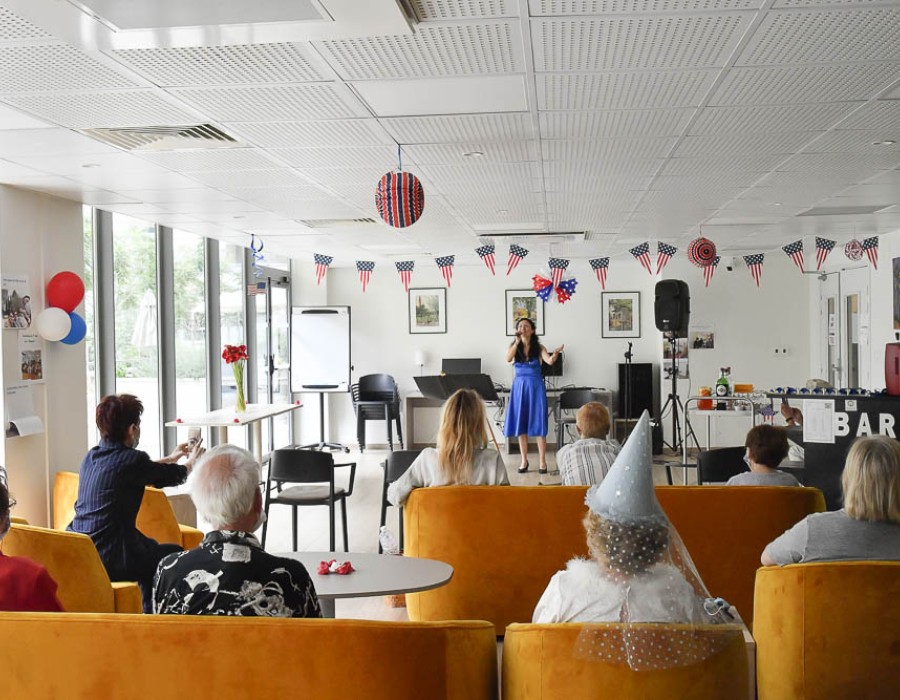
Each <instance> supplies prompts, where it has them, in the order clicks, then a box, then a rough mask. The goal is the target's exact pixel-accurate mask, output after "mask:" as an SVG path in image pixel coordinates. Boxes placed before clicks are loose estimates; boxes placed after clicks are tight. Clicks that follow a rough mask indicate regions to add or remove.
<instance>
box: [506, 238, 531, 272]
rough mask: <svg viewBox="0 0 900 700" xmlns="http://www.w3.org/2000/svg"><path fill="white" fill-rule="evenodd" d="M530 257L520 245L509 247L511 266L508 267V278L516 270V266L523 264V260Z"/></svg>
mask: <svg viewBox="0 0 900 700" xmlns="http://www.w3.org/2000/svg"><path fill="white" fill-rule="evenodd" d="M526 255H528V251H527V250H525V249H524V248H523V247H522V246H520V245H515V244H513V245H511V246H510V247H509V264H508V265H507V266H506V276H507V277H509V273H510V272H512V271H513V270H515V269H516V266H517V265H518V264H519V263H520V262H522V258H524V257H525V256H526Z"/></svg>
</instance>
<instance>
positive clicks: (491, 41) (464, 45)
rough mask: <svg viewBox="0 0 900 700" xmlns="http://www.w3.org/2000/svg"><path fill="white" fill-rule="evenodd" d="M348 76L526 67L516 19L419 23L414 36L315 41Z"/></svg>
mask: <svg viewBox="0 0 900 700" xmlns="http://www.w3.org/2000/svg"><path fill="white" fill-rule="evenodd" d="M316 47H317V48H318V50H319V51H320V52H321V54H322V56H323V58H324V59H325V60H326V61H328V63H329V64H330V65H331V66H332V67H333V68H334V69H335V70H336V71H337V73H338V74H339V75H340V76H341V77H342V78H343V79H344V80H384V79H390V78H395V79H396V78H423V77H449V76H463V75H496V74H501V73H521V72H524V70H525V61H524V57H523V48H522V40H521V33H520V31H519V28H518V23H514V22H509V21H503V20H498V21H488V22H480V23H466V24H441V25H428V24H425V25H420V26H419V27H418V28H417V30H416V32H415V34H410V35H394V36H374V37H365V38H360V39H346V40H342V41H323V42H321V43H318V44H316Z"/></svg>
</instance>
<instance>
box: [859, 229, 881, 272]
mask: <svg viewBox="0 0 900 700" xmlns="http://www.w3.org/2000/svg"><path fill="white" fill-rule="evenodd" d="M862 247H863V250H864V251H866V255H868V256H869V262H870V263H872V265H874V266H875V269H876V270H877V269H878V236H872V237H871V238H866V239H864V240H863V242H862Z"/></svg>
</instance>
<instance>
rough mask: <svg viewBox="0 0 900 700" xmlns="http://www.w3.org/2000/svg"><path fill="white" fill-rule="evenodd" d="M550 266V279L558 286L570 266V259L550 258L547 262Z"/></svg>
mask: <svg viewBox="0 0 900 700" xmlns="http://www.w3.org/2000/svg"><path fill="white" fill-rule="evenodd" d="M547 264H548V265H549V266H550V281H551V282H553V286H554V287H558V286H559V283H560V282H562V278H563V275H564V274H566V268H567V267H569V261H568V260H564V259H562V258H550V260H549V262H548V263H547Z"/></svg>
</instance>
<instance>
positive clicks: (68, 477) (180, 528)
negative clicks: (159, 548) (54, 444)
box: [53, 472, 203, 549]
mask: <svg viewBox="0 0 900 700" xmlns="http://www.w3.org/2000/svg"><path fill="white" fill-rule="evenodd" d="M77 499H78V474H76V473H75V472H57V473H56V478H55V479H54V480H53V527H54V528H56V529H57V530H64V529H65V528H66V526H67V525H68V524H69V523H70V522H72V519H73V518H74V517H75V501H76V500H77ZM137 528H138V530H140V531H141V532H143V533H144V534H145V535H147V537H152V538H153V539H154V540H156V541H157V542H159V543H164V544H177V545H178V546H179V547H182V548H184V549H193V548H194V547H196V546H197V545H198V544H200V541H201V540H202V539H203V532H202V531H200V530H198V529H197V528H195V527H190V526H189V525H181V524H180V523H179V522H178V520H177V519H176V518H175V511H174V510H172V505H171V504H170V503H169V499H168V498H166V494H165V493H164V492H163V491H161V490H159V489H155V488H153V487H150V486H148V487H147V488H146V489H145V490H144V500H143V502H142V503H141V509H140V510H139V511H138V516H137Z"/></svg>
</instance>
